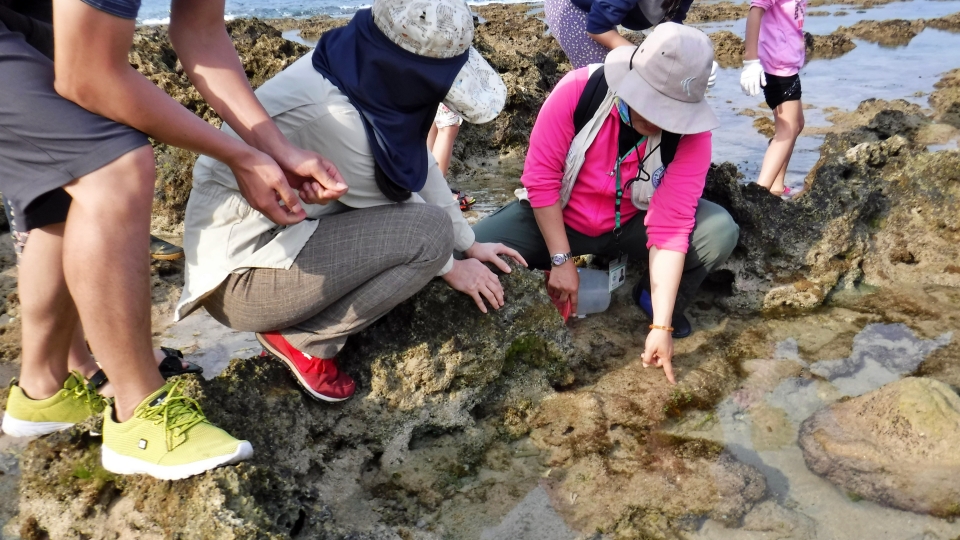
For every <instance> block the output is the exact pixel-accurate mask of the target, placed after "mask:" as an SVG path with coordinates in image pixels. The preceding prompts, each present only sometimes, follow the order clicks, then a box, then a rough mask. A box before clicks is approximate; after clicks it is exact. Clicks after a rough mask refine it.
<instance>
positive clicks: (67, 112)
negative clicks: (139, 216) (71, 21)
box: [0, 23, 149, 231]
mask: <svg viewBox="0 0 960 540" xmlns="http://www.w3.org/2000/svg"><path fill="white" fill-rule="evenodd" d="M0 96H2V98H0V191H2V192H3V195H4V196H5V197H7V199H9V200H10V202H11V203H12V205H13V209H14V212H15V213H16V215H17V217H18V219H17V220H16V222H17V228H18V229H19V230H21V231H29V230H30V229H35V228H37V227H43V226H46V225H52V224H54V223H61V222H63V221H65V220H66V219H67V210H68V209H69V208H70V200H71V199H70V196H69V195H67V193H66V192H65V191H64V190H63V189H61V188H62V187H63V186H65V185H67V184H69V183H70V182H72V181H73V180H75V179H77V178H80V177H81V176H85V175H87V174H90V173H92V172H94V171H96V170H98V169H101V168H103V167H104V166H106V165H108V164H109V163H111V162H113V161H115V160H116V159H118V158H120V157H121V156H123V155H125V154H127V153H129V152H131V151H133V150H136V149H137V148H140V147H142V146H144V145H146V144H149V141H148V140H147V136H146V135H144V134H143V133H141V132H139V131H137V130H135V129H133V128H130V127H127V126H125V125H123V124H118V123H117V122H114V121H112V120H107V119H106V118H103V117H102V116H98V115H96V114H93V113H91V112H89V111H87V110H86V109H84V108H82V107H80V106H79V105H77V104H75V103H73V102H71V101H69V100H67V99H64V98H62V97H60V95H58V94H57V93H56V91H54V89H53V62H51V61H50V60H49V59H48V58H47V57H45V56H43V55H42V54H40V52H39V51H37V50H36V49H34V48H33V47H31V46H30V45H27V43H26V41H24V39H23V36H22V35H21V34H19V33H15V32H11V31H10V30H8V29H7V27H6V26H4V25H3V23H0Z"/></svg>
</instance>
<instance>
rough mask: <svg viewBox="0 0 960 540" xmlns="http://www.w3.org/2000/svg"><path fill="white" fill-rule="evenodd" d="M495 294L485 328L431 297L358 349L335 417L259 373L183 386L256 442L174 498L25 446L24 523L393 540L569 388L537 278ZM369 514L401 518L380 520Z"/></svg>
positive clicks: (88, 456)
mask: <svg viewBox="0 0 960 540" xmlns="http://www.w3.org/2000/svg"><path fill="white" fill-rule="evenodd" d="M501 281H502V282H503V283H504V288H505V290H506V293H507V297H508V299H509V301H508V303H507V305H506V306H504V307H503V308H502V309H500V310H499V311H495V312H492V313H490V314H487V315H484V314H482V313H480V312H479V310H477V309H476V307H475V306H474V305H473V301H472V300H471V299H470V298H469V297H467V296H465V295H463V294H460V293H458V292H456V291H452V290H451V289H450V288H449V287H448V286H447V285H446V284H445V283H442V282H439V281H435V282H433V283H431V284H429V285H428V286H427V287H426V288H425V289H424V290H423V291H421V292H420V293H419V294H418V295H416V296H414V297H413V298H411V299H410V300H408V301H406V302H404V303H403V304H401V305H399V306H398V307H397V308H395V309H394V310H393V311H391V312H390V313H389V314H388V315H387V316H386V317H384V318H383V319H381V320H380V321H378V322H377V323H376V324H374V325H373V326H371V327H370V328H368V329H366V330H364V331H363V332H361V333H360V334H358V335H356V336H353V337H352V338H351V340H350V342H349V344H348V346H347V347H346V348H345V349H344V350H343V352H342V354H341V355H340V359H341V365H342V366H343V367H344V368H345V369H347V371H348V372H350V374H351V375H352V376H353V377H354V378H355V379H356V380H357V381H358V384H359V390H358V392H357V395H355V396H354V397H353V399H351V400H349V401H347V402H344V403H342V404H336V405H333V404H318V403H316V402H313V401H311V400H310V399H308V398H306V397H305V396H304V394H303V392H301V391H299V390H298V389H297V386H296V384H295V383H294V382H293V381H292V379H291V377H290V376H289V374H288V373H287V370H286V369H285V368H284V367H283V366H282V365H281V364H280V363H279V362H276V361H274V360H272V359H267V358H251V359H248V360H235V361H234V362H233V363H232V364H231V366H230V367H229V368H228V369H227V370H226V371H225V372H224V373H222V374H221V375H219V376H218V377H216V378H214V379H213V380H211V381H203V380H200V379H198V378H190V379H188V380H187V381H188V384H187V386H186V390H185V392H186V393H187V394H188V395H190V396H192V397H195V398H196V399H198V400H199V402H200V403H201V404H202V405H203V407H204V408H205V411H206V412H207V414H208V415H209V417H210V419H211V421H213V422H214V423H216V424H217V425H220V426H222V427H223V428H225V429H227V430H229V431H230V432H231V433H233V434H235V435H236V436H238V437H242V438H245V439H247V440H250V441H251V442H252V444H253V446H254V449H255V455H254V457H253V459H252V460H251V461H249V462H247V463H244V464H241V465H239V466H237V467H226V468H222V469H218V470H215V471H213V472H210V473H207V474H204V475H200V476H198V477H194V478H191V479H189V480H186V481H183V482H176V483H170V482H160V481H156V480H153V479H150V478H146V477H116V476H113V475H109V474H107V473H106V471H103V469H101V468H100V467H99V465H98V460H99V439H98V438H96V437H93V436H91V435H89V433H88V432H87V430H82V429H77V430H73V431H71V432H69V433H61V434H58V435H54V436H51V437H46V438H43V439H39V440H37V441H35V442H34V443H32V444H31V445H30V447H29V448H28V450H27V451H26V452H25V455H24V460H23V467H22V469H23V473H22V474H23V476H22V480H21V500H20V522H21V523H22V524H23V523H33V524H34V525H35V527H36V528H38V530H44V531H47V533H48V534H50V535H51V536H52V537H55V538H62V537H70V536H80V535H86V536H87V537H96V538H102V537H107V536H111V535H116V534H124V533H126V534H130V533H132V531H137V532H136V534H137V535H139V537H141V538H150V537H156V538H162V537H167V536H169V535H171V534H176V535H178V536H179V537H182V538H210V537H218V538H270V537H278V538H279V537H286V536H288V535H291V534H300V535H302V536H304V537H319V538H341V537H345V536H346V535H347V534H353V533H356V534H359V535H361V536H356V537H357V538H362V537H365V536H362V535H364V534H371V535H374V536H371V537H376V538H393V537H396V536H395V535H396V534H398V533H397V531H401V530H405V529H406V528H408V527H409V528H413V527H414V525H415V524H416V523H417V521H418V517H419V515H420V514H422V513H424V512H429V511H431V509H436V508H437V507H438V505H439V504H441V503H442V502H443V501H444V500H445V499H446V498H449V497H450V496H452V495H453V494H455V493H456V492H457V490H458V489H459V488H460V486H461V484H460V482H461V478H463V477H464V475H469V474H470V472H469V471H470V468H471V465H475V464H476V463H477V462H478V461H479V460H480V459H481V458H482V456H483V455H484V452H485V451H486V450H487V449H488V448H489V447H491V445H494V444H496V443H497V442H498V441H499V440H501V439H502V438H508V439H510V435H509V434H507V433H506V432H504V431H502V430H499V429H497V428H496V426H497V425H498V424H499V423H500V422H501V421H502V420H501V419H502V418H503V417H504V415H505V414H506V413H507V411H506V409H507V408H508V407H510V408H513V410H516V409H518V408H523V407H528V408H529V407H530V406H531V404H535V403H537V402H539V400H540V399H541V396H543V395H546V394H549V393H552V392H553V388H552V385H554V384H561V385H565V384H570V383H571V382H572V372H571V370H570V367H569V366H571V365H575V364H576V363H577V362H578V361H579V356H578V354H577V353H576V351H575V350H574V349H573V348H572V346H571V342H570V336H569V334H568V332H567V329H566V328H565V327H564V325H563V322H562V320H561V319H560V317H559V314H558V313H557V312H556V309H555V308H554V307H553V305H552V304H551V303H550V301H549V298H548V297H547V296H546V294H545V289H544V286H543V278H542V275H541V274H540V273H539V272H532V271H529V270H526V269H523V268H515V269H514V271H513V272H512V273H511V274H509V275H505V276H502V277H501ZM84 427H86V428H87V429H89V428H90V427H91V426H84ZM450 434H454V435H455V436H454V437H450V436H448V435H450ZM438 448H440V449H442V450H443V451H439V450H438ZM375 501H387V502H388V503H389V506H391V507H395V508H396V511H392V512H379V513H378V512H377V511H375V508H376V507H379V505H380V503H378V502H375ZM400 508H404V509H405V510H403V511H400ZM64 516H68V518H67V519H64ZM357 516H361V517H362V519H361V518H360V517H357ZM385 516H386V517H385ZM377 531H380V533H382V536H381V535H379V534H380V533H378V532H377Z"/></svg>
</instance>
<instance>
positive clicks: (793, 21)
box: [740, 0, 807, 195]
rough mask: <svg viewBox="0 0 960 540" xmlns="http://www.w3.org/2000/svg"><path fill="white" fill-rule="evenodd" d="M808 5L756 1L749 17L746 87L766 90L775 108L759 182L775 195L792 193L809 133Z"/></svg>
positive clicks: (800, 0)
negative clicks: (796, 163) (800, 141)
mask: <svg viewBox="0 0 960 540" xmlns="http://www.w3.org/2000/svg"><path fill="white" fill-rule="evenodd" d="M806 7H807V5H806V0H752V2H751V3H750V13H749V14H748V15H747V36H746V43H745V46H746V51H745V52H744V55H743V58H744V60H743V71H742V72H741V74H740V87H741V88H742V89H743V91H744V93H745V94H747V95H748V96H755V95H757V94H759V93H760V89H761V88H762V89H763V95H764V97H765V98H766V101H767V105H768V106H769V107H770V108H771V109H773V119H774V122H775V130H776V131H775V133H774V135H773V139H772V140H771V141H770V146H769V147H768V148H767V153H766V155H765V156H764V157H763V166H762V167H761V168H760V177H759V178H758V179H757V183H758V184H760V185H761V186H763V187H765V188H767V189H769V190H770V192H771V193H773V194H774V195H783V194H788V193H789V190H788V189H787V188H786V187H785V186H784V185H783V180H784V176H785V175H786V173H787V165H788V164H789V163H790V155H791V154H792V153H793V146H794V144H795V143H796V142H797V137H799V136H800V132H801V131H802V130H803V104H802V103H801V102H800V75H799V74H798V73H799V71H800V68H801V67H802V66H803V61H804V54H805V44H804V39H803V15H804V12H805V11H806Z"/></svg>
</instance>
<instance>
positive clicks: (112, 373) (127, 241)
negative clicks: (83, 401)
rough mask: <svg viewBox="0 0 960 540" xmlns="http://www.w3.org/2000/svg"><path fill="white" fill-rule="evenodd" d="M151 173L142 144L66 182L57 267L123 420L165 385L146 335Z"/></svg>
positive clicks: (150, 154)
mask: <svg viewBox="0 0 960 540" xmlns="http://www.w3.org/2000/svg"><path fill="white" fill-rule="evenodd" d="M154 175H155V171H154V164H153V152H152V150H151V148H150V147H148V146H145V147H142V148H140V149H138V150H135V151H133V152H130V153H128V154H126V155H124V156H123V157H121V158H120V159H118V160H116V161H114V162H113V163H111V164H109V165H107V166H106V167H103V168H102V169H100V170H98V171H95V172H93V173H91V174H88V175H87V176H84V177H81V178H79V179H77V180H75V181H74V182H72V183H71V184H69V185H67V186H66V187H65V188H64V189H66V191H67V193H69V194H70V195H71V196H72V197H73V203H72V204H71V206H70V213H69V214H68V216H67V223H66V228H65V231H64V236H63V246H64V249H63V269H64V272H63V273H64V275H65V276H66V282H67V286H68V287H69V289H70V293H71V295H72V296H73V299H74V300H75V302H76V306H77V309H78V311H79V313H80V319H81V320H82V322H83V328H84V330H85V332H86V335H87V338H88V339H89V341H90V344H91V346H92V348H93V352H94V353H95V354H96V355H97V359H98V360H99V361H100V363H101V364H102V365H103V367H104V371H106V373H107V376H108V377H110V380H111V381H112V382H113V386H114V388H115V390H116V415H117V420H119V421H121V422H122V421H124V420H127V419H128V418H130V416H132V414H133V410H134V409H135V408H136V407H137V405H139V404H140V402H141V401H143V399H144V398H145V397H147V396H148V395H150V394H151V393H153V392H154V391H156V390H157V389H158V388H160V387H161V386H162V385H163V378H162V377H161V376H160V373H159V372H158V371H157V368H156V363H155V361H154V358H153V352H152V346H151V343H150V278H149V270H150V262H149V250H148V242H149V236H150V231H149V228H150V205H151V202H152V200H153V183H154ZM32 240H33V238H32V237H31V241H32ZM70 335H71V336H72V332H71V333H70Z"/></svg>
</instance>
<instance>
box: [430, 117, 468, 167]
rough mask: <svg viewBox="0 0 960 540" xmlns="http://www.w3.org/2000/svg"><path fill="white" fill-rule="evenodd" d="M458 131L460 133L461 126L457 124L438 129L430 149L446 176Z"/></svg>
mask: <svg viewBox="0 0 960 540" xmlns="http://www.w3.org/2000/svg"><path fill="white" fill-rule="evenodd" d="M433 126H434V128H436V126H437V125H436V124H434V125H433ZM431 132H432V130H431ZM458 133H460V126H458V125H456V124H454V125H452V126H447V127H443V128H440V129H438V130H437V137H436V141H435V142H434V144H433V146H432V148H431V150H430V151H431V152H432V153H433V157H434V158H436V160H437V165H439V166H440V173H441V174H443V176H444V177H446V176H447V169H449V168H450V158H452V157H453V143H454V141H456V140H457V134H458ZM428 140H429V139H428Z"/></svg>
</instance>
